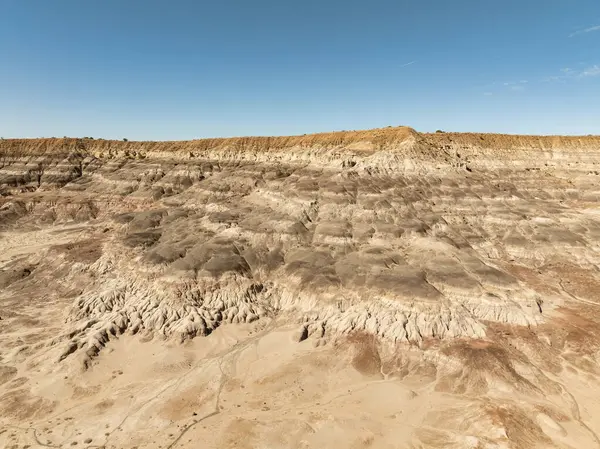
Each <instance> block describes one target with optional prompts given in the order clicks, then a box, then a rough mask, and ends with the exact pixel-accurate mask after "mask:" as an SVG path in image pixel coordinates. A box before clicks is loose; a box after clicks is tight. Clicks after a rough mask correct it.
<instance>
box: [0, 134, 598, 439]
mask: <svg viewBox="0 0 600 449" xmlns="http://www.w3.org/2000/svg"><path fill="white" fill-rule="evenodd" d="M599 180H600V137H594V136H588V137H533V136H505V135H484V134H481V135H480V134H455V133H435V134H420V133H417V132H415V131H414V130H412V129H410V128H386V129H379V130H372V131H360V132H340V133H329V134H317V135H306V136H298V137H275V138H234V139H209V140H198V141H190V142H117V141H106V140H92V139H37V140H2V141H0V195H1V196H0V227H1V231H0V232H1V233H2V234H1V237H0V238H1V240H0V269H1V270H2V271H1V272H0V288H1V290H0V317H1V318H2V320H1V321H0V354H1V359H0V363H1V365H0V384H1V385H0V419H1V421H0V423H1V424H2V426H3V427H2V430H0V441H3V442H4V443H5V445H6V446H7V447H11V445H12V446H13V447H23V446H25V445H30V446H34V445H36V444H37V445H42V446H49V447H67V446H70V445H72V444H73V443H77V444H79V445H80V446H84V447H99V446H105V447H107V448H108V447H114V448H123V447H136V446H137V447H139V448H141V447H162V448H166V447H169V448H171V447H198V445H203V446H202V447H261V445H262V447H290V448H291V447H293V448H301V447H382V448H384V447H385V448H388V447H390V448H392V447H415V448H421V447H444V448H463V447H464V448H475V447H485V448H487V447H489V448H492V447H507V448H513V447H514V448H521V447H523V448H527V447H532V448H533V447H560V448H568V447H573V448H575V447H598V446H599V445H600V441H599V440H598V437H597V435H596V434H597V432H600V418H598V416H600V415H598V413H597V412H599V411H600V390H599V388H598V387H599V385H598V372H599V371H598V369H599V365H598V349H599V344H600V335H599V330H598V329H600V327H599V325H600V299H599V294H600V275H599V274H598V267H599V266H598V262H599V258H600V252H599V247H598V245H597V241H598V238H599V237H600V212H598V205H599V200H600V196H599V193H600V191H599V189H598V185H599ZM194 337H198V338H194ZM200 337H206V338H200Z"/></svg>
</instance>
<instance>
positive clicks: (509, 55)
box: [0, 0, 600, 140]
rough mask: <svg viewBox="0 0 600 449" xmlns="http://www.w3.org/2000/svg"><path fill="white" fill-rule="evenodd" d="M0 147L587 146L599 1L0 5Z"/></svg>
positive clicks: (599, 95)
mask: <svg viewBox="0 0 600 449" xmlns="http://www.w3.org/2000/svg"><path fill="white" fill-rule="evenodd" d="M0 58H1V59H0V136H3V137H5V138H8V137H39V136H63V135H68V136H92V137H104V138H123V137H127V138H129V139H156V140H168V139H191V138H199V137H208V136H234V135H286V134H303V133H310V132H319V131H330V130H343V129H366V128H372V127H383V126H388V125H408V126H412V127H414V128H416V129H417V130H420V131H435V130H436V129H443V130H448V131H450V130H453V131H487V132H508V133H531V134H592V133H594V134H600V1H598V0H503V1H497V0H454V1H452V2H450V1H446V0H418V1H417V0H412V1H402V0H395V1H392V0H389V1H388V0H370V1H366V0H362V1H356V0H343V1H342V0H319V1H318V0H302V1H293V2H291V1H274V0H253V1H250V0H219V1H215V2H207V1H202V0H196V1H192V0H169V1H166V0H165V1H158V0H102V1H81V0H53V1H49V0H0Z"/></svg>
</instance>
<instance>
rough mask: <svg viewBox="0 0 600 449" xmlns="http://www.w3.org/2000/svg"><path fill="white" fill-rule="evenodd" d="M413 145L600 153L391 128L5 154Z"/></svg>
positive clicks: (92, 142)
mask: <svg viewBox="0 0 600 449" xmlns="http://www.w3.org/2000/svg"><path fill="white" fill-rule="evenodd" d="M407 141H412V142H415V143H421V144H426V145H430V146H432V147H439V146H443V145H465V146H471V147H479V148H485V149H490V150H494V149H499V150H514V149H540V150H546V149H581V150H585V149H588V148H594V147H598V145H600V136H592V135H587V136H534V135H511V134H492V133H454V132H436V133H419V132H417V131H415V130H414V129H412V128H410V127H404V126H402V127H387V128H377V129H371V130H364V131H338V132H328V133H318V134H305V135H299V136H279V137H232V138H207V139H196V140H188V141H162V142H151V141H123V140H106V139H91V138H68V137H65V138H38V139H3V140H1V141H0V154H5V155H12V154H15V155H19V154H48V153H49V154H56V153H64V152H65V151H66V152H68V151H75V150H87V151H90V152H99V153H103V152H108V151H110V150H113V151H117V152H118V151H127V150H131V151H140V150H142V151H146V152H178V151H209V150H220V149H221V150H225V149H227V150H238V151H273V150H282V149H291V148H307V147H315V148H332V147H346V148H348V147H349V148H351V149H357V150H363V151H376V150H380V149H386V148H390V147H393V146H394V145H398V144H400V143H404V142H407Z"/></svg>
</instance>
